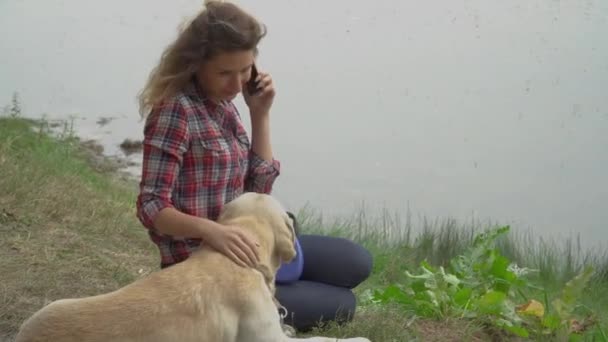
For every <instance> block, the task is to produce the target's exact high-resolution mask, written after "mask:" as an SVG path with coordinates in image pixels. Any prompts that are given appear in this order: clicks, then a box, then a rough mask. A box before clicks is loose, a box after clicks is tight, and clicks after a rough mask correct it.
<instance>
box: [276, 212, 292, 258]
mask: <svg viewBox="0 0 608 342" xmlns="http://www.w3.org/2000/svg"><path fill="white" fill-rule="evenodd" d="M277 228H278V229H277V230H275V234H276V236H275V241H276V253H277V254H278V256H279V258H281V261H283V262H289V261H291V260H293V258H295V256H296V248H295V240H296V232H295V228H294V224H293V222H292V219H291V218H290V217H289V216H286V217H285V220H284V221H283V222H282V224H280V227H277Z"/></svg>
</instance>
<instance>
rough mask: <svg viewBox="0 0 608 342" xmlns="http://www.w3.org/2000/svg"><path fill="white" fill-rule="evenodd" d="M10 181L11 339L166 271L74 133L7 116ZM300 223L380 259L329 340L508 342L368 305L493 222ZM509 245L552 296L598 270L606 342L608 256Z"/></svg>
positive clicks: (523, 240)
mask: <svg viewBox="0 0 608 342" xmlns="http://www.w3.org/2000/svg"><path fill="white" fill-rule="evenodd" d="M0 174H1V175H2V177H0V234H1V236H2V239H0V274H2V282H0V339H2V337H3V336H4V337H5V338H6V337H9V336H11V335H13V334H14V333H15V332H16V330H17V329H18V327H19V325H20V324H21V322H22V321H23V320H24V319H25V318H26V317H28V316H29V315H30V314H31V313H33V312H34V311H36V310H38V309H39V308H40V307H41V306H43V305H44V304H46V303H48V302H49V301H52V300H55V299H58V298H66V297H79V296H88V295H93V294H98V293H102V292H108V291H111V290H114V289H116V288H119V287H121V286H124V285H125V284H128V283H130V282H132V281H133V280H135V279H137V278H139V277H143V276H146V275H147V274H149V273H150V272H153V271H155V270H157V269H158V255H157V251H156V248H155V247H154V246H153V244H152V243H151V242H150V241H149V239H148V237H147V235H146V232H145V229H143V228H142V227H141V225H140V223H139V222H138V221H137V219H136V217H135V207H134V205H135V197H136V195H137V193H136V189H135V187H134V184H133V183H132V182H128V181H126V180H123V179H121V178H120V177H115V176H113V174H112V173H111V172H100V168H99V167H94V166H92V164H91V158H90V153H89V152H88V151H87V150H86V149H85V148H83V147H82V144H81V143H80V142H79V141H78V139H76V138H74V137H73V136H72V135H71V134H69V132H67V133H66V134H63V135H60V136H59V137H58V138H51V137H49V136H48V135H47V134H46V129H45V127H44V124H41V123H39V122H33V121H28V120H24V119H19V118H0ZM298 217H299V220H300V222H301V225H302V227H303V230H304V231H305V232H308V233H322V234H327V235H334V236H344V237H349V238H352V239H353V240H355V241H358V242H360V243H361V244H363V245H364V246H365V247H367V248H368V249H369V250H370V251H371V253H372V255H373V257H374V268H373V272H372V275H371V277H370V278H369V279H368V280H367V281H366V282H364V283H363V284H362V285H361V286H359V287H358V288H356V289H355V292H356V295H357V297H358V300H359V303H360V307H359V309H358V310H359V311H358V312H357V315H356V317H355V319H354V321H353V322H352V323H351V324H347V325H344V326H336V325H329V326H324V327H320V328H318V329H317V330H322V332H323V334H325V335H329V336H336V337H345V336H366V337H368V338H370V339H371V340H372V341H375V342H381V341H387V342H388V341H467V340H468V341H487V340H498V339H505V336H504V335H496V334H495V332H494V331H493V330H492V329H488V328H487V327H486V326H484V325H483V324H482V323H481V322H478V321H474V320H465V319H459V318H445V319H441V320H431V319H419V318H416V317H412V316H411V315H408V314H406V313H404V312H403V311H402V309H400V308H399V307H397V306H393V305H382V306H378V305H372V304H371V303H370V301H369V291H371V290H374V289H378V288H382V287H385V286H387V285H389V284H398V283H401V282H404V281H405V278H406V276H405V273H404V272H405V271H406V270H409V271H412V270H414V269H416V267H417V266H418V265H419V263H420V262H421V261H422V260H427V261H428V262H429V263H431V264H434V265H444V264H446V262H447V261H448V260H450V258H452V257H454V256H456V255H459V254H460V253H462V252H463V250H464V249H465V248H466V247H467V246H469V245H470V244H471V241H472V239H473V237H474V236H475V233H476V232H478V231H481V230H483V229H485V228H488V227H490V226H492V225H493V224H491V223H480V222H470V223H466V224H463V223H459V222H457V221H455V220H453V219H444V220H428V219H424V218H421V219H420V220H419V221H420V222H417V223H414V222H413V220H412V217H411V215H406V217H405V218H402V217H399V216H398V215H392V214H390V213H388V212H383V213H381V214H380V215H379V216H378V217H370V216H369V215H368V211H366V210H365V209H362V210H361V211H360V212H357V213H356V214H355V215H353V217H352V218H346V219H334V220H332V221H329V222H328V221H326V220H324V219H323V216H322V215H320V214H319V213H317V212H315V211H314V210H312V209H310V208H306V207H305V208H302V209H301V210H300V211H299V213H298ZM499 248H500V250H501V252H502V253H503V254H504V255H505V256H507V257H508V258H509V259H511V260H513V261H514V262H516V263H517V264H518V265H520V266H526V267H530V268H536V269H538V270H539V272H538V273H537V275H536V276H535V279H534V280H535V281H536V282H537V283H538V284H539V285H540V286H542V287H544V288H545V289H546V291H547V293H548V294H553V293H555V292H556V291H559V290H560V289H561V288H562V287H563V285H564V284H565V282H566V281H568V280H569V279H571V278H572V277H573V276H574V275H575V274H577V273H579V272H580V271H581V270H582V266H583V265H584V264H591V265H593V266H594V268H595V269H596V273H595V275H594V278H593V279H592V282H591V284H590V285H589V287H588V289H587V291H585V294H584V296H583V298H582V299H581V303H582V304H583V306H582V307H583V308H588V309H589V310H593V311H595V312H596V313H597V315H598V317H599V318H600V325H599V326H600V327H603V329H602V330H600V329H599V328H596V329H595V330H593V331H591V332H590V333H589V334H588V335H587V339H588V340H593V337H596V338H597V339H596V340H598V341H602V340H603V339H601V338H600V337H601V336H602V334H603V333H604V332H608V326H607V323H608V322H607V320H606V318H607V317H608V315H607V314H608V309H607V308H608V256H607V255H606V251H586V250H585V249H583V248H582V247H581V246H580V245H579V244H578V243H577V241H576V240H566V241H562V242H559V241H547V240H542V239H540V238H536V237H534V236H533V235H532V234H531V233H521V232H520V233H511V234H509V236H508V238H506V239H502V240H500V242H499ZM542 294H543V291H540V290H539V292H538V293H536V294H532V295H542ZM316 332H319V331H316ZM513 340H515V339H513Z"/></svg>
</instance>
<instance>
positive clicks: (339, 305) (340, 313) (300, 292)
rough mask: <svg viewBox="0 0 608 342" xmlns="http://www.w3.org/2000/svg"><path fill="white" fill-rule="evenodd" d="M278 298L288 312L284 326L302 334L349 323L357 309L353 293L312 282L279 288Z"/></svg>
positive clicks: (299, 282) (278, 286) (280, 286)
mask: <svg viewBox="0 0 608 342" xmlns="http://www.w3.org/2000/svg"><path fill="white" fill-rule="evenodd" d="M276 297H277V300H278V301H279V302H280V303H281V304H282V305H283V306H285V308H286V309H287V313H288V314H287V317H286V318H285V323H287V324H289V325H292V326H294V327H295V328H296V329H297V330H300V331H306V330H308V329H311V328H313V327H314V326H316V325H317V324H318V323H320V322H329V321H334V322H337V323H345V322H348V321H350V320H351V319H352V318H353V316H354V314H355V309H356V297H355V295H354V294H353V292H352V291H351V290H349V289H345V288H342V287H336V286H332V285H327V284H322V283H317V282H311V281H297V282H295V283H291V284H288V285H277V291H276Z"/></svg>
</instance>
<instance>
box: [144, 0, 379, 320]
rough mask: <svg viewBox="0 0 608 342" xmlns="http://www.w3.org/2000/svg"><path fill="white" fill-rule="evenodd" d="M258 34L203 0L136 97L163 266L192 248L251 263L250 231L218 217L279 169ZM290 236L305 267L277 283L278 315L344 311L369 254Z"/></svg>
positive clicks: (266, 187)
mask: <svg viewBox="0 0 608 342" xmlns="http://www.w3.org/2000/svg"><path fill="white" fill-rule="evenodd" d="M265 34H266V31H265V27H264V26H263V25H262V24H260V23H259V22H258V21H257V20H256V19H255V18H254V17H253V16H251V15H250V14H248V13H246V12H245V11H244V10H242V9H241V8H239V7H238V6H236V5H234V4H232V3H229V2H223V1H205V8H204V9H203V10H202V11H201V12H200V13H199V14H198V15H197V16H196V17H195V18H194V19H193V20H192V21H191V22H190V23H189V24H188V25H187V26H186V27H185V28H184V29H183V30H182V31H181V32H180V34H179V35H178V37H177V38H176V40H175V41H174V42H173V43H172V44H170V45H169V46H168V47H167V48H166V49H165V51H164V53H163V54H162V56H161V58H160V62H159V64H158V65H157V66H156V67H155V68H154V69H153V70H152V72H151V73H150V77H149V78H148V81H147V83H146V84H145V86H144V88H143V90H142V92H141V94H140V96H139V104H140V112H141V114H142V116H143V117H145V119H146V122H145V126H144V141H143V146H144V150H143V163H142V175H141V181H140V193H139V196H138V198H137V217H138V218H139V220H140V221H141V223H142V224H143V226H144V227H146V228H147V229H148V233H149V236H150V238H151V240H152V241H153V242H154V243H155V244H156V245H157V246H158V248H159V252H160V265H161V267H162V268H165V267H170V266H171V265H174V264H176V263H179V262H181V261H183V260H185V259H186V258H188V257H189V256H190V254H191V253H192V252H193V251H194V250H196V249H198V248H199V247H200V248H214V249H216V250H217V251H219V252H220V253H222V254H224V255H225V256H226V257H228V258H230V259H231V260H232V261H233V262H235V263H236V264H238V265H241V266H243V267H251V266H254V265H255V264H256V263H257V261H258V255H257V249H256V243H257V242H256V241H255V239H254V238H253V237H252V236H250V235H248V234H247V233H246V232H245V231H244V230H240V229H238V228H237V227H233V226H226V225H222V224H219V223H217V222H216V220H217V218H218V216H219V213H220V210H221V209H222V207H223V205H224V204H225V203H227V202H230V201H231V200H232V199H234V198H236V197H237V196H239V195H240V194H242V193H243V192H247V191H254V192H260V193H270V192H271V190H272V186H273V183H274V181H275V180H276V178H277V177H278V176H279V173H280V163H279V161H278V160H276V159H274V155H273V151H272V145H271V141H270V127H271V126H270V117H271V116H270V111H271V107H272V103H273V99H274V97H275V88H274V84H273V81H272V77H271V76H270V75H269V74H268V73H266V72H263V71H261V70H260V71H259V73H258V71H257V70H256V69H255V64H254V62H255V58H256V56H257V53H258V50H257V46H258V43H259V42H260V40H261V39H262V38H263V37H264V36H265ZM252 73H254V74H255V73H257V75H253V76H252ZM247 85H249V87H247ZM239 94H242V95H243V97H244V99H245V103H246V105H247V107H248V109H249V115H250V118H251V126H252V127H251V139H250V138H249V137H248V136H247V132H246V130H245V128H244V127H243V124H242V122H241V118H240V114H239V112H238V111H237V108H236V106H235V105H234V104H233V102H232V100H233V99H234V98H235V97H236V96H237V95H239ZM298 243H299V245H298V247H299V248H300V249H299V252H300V255H301V256H302V255H303V256H304V258H305V259H304V262H303V267H302V268H301V269H299V270H298V272H295V273H294V272H291V273H289V275H288V276H284V277H283V279H281V282H280V283H278V284H277V294H276V296H277V299H278V301H279V302H280V303H281V304H282V305H283V306H285V308H286V310H287V311H288V317H287V319H286V323H289V324H291V325H294V326H295V327H296V328H297V329H300V330H307V329H309V328H311V327H313V326H314V325H315V324H316V323H318V322H319V321H321V320H322V321H328V320H338V321H340V322H341V321H346V320H348V319H349V318H351V317H352V314H354V311H355V297H354V295H353V293H352V291H351V289H352V288H354V287H355V286H357V285H358V284H359V283H360V282H362V281H363V280H364V279H365V278H366V277H367V276H368V275H369V273H370V270H371V257H370V255H369V253H367V251H365V250H364V249H363V248H361V247H360V246H358V245H356V244H354V243H352V242H350V241H348V240H345V239H337V238H329V237H323V236H311V235H302V236H299V238H298Z"/></svg>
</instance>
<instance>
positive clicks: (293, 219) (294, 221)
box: [287, 211, 300, 237]
mask: <svg viewBox="0 0 608 342" xmlns="http://www.w3.org/2000/svg"><path fill="white" fill-rule="evenodd" d="M287 216H289V218H290V219H291V222H292V227H293V230H294V232H295V234H296V237H298V236H300V225H299V224H298V220H297V219H296V215H294V214H293V213H292V212H291V211H288V212H287Z"/></svg>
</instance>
